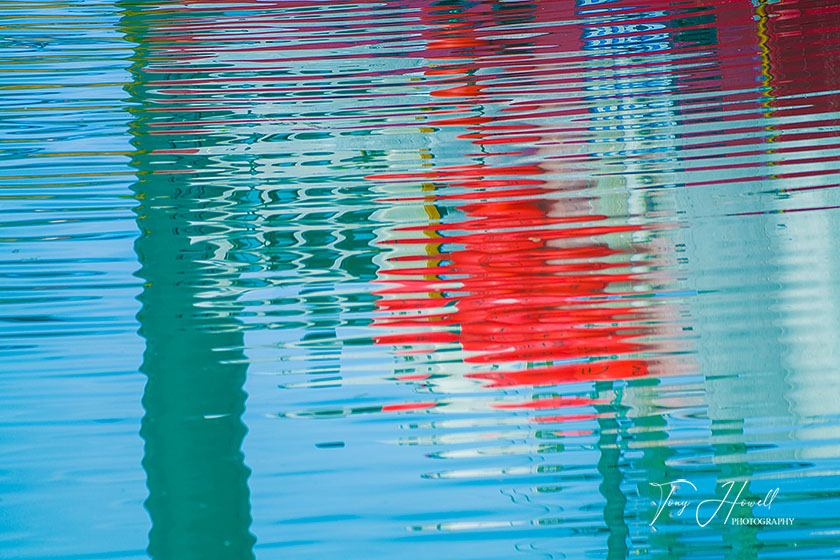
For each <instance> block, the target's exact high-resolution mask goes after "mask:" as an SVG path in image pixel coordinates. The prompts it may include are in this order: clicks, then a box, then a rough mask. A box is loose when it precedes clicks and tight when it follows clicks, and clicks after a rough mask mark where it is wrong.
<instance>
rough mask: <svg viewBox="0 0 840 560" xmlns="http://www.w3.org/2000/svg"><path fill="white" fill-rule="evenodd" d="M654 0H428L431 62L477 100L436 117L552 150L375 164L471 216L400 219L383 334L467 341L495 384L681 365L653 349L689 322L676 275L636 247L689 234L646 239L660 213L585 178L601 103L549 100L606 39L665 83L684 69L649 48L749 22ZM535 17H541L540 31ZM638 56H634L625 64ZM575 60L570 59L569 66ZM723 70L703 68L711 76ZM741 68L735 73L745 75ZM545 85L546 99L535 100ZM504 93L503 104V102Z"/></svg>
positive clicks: (639, 72) (632, 66) (468, 131)
mask: <svg viewBox="0 0 840 560" xmlns="http://www.w3.org/2000/svg"><path fill="white" fill-rule="evenodd" d="M589 4H595V3H589ZM651 4H655V6H654V5H649V6H648V7H647V8H645V9H644V10H641V9H639V8H631V7H630V5H629V3H627V2H612V3H609V7H610V8H612V9H614V10H616V13H620V17H619V16H616V18H614V19H613V20H612V22H611V23H610V24H609V25H603V26H601V27H597V26H595V25H592V24H582V23H580V24H578V23H572V22H574V21H575V18H577V19H578V20H580V19H581V18H580V14H579V13H575V11H574V10H575V8H573V7H571V3H551V4H548V6H550V7H547V3H539V4H537V3H533V4H529V3H515V4H513V5H512V6H511V7H510V9H509V10H507V11H503V9H502V4H500V3H493V2H488V3H476V4H463V6H465V7H463V8H461V9H453V8H452V7H451V6H449V5H448V4H447V5H446V6H444V5H443V4H438V3H432V2H427V3H416V2H415V3H412V5H414V6H418V5H420V6H422V8H423V13H424V15H423V17H422V19H423V21H424V23H425V24H426V25H425V27H426V28H427V29H428V31H427V32H425V33H424V37H425V38H426V40H427V44H428V49H427V51H426V53H425V56H426V58H427V59H429V60H432V61H434V62H436V63H437V62H439V63H440V65H439V66H438V65H436V64H432V65H431V69H430V70H429V71H427V76H433V77H435V78H437V79H439V80H440V89H436V90H435V91H434V92H433V93H432V95H433V96H435V97H440V98H455V99H458V101H459V106H460V107H461V109H460V111H461V113H462V115H463V116H458V117H450V116H447V117H446V118H442V119H439V120H434V121H431V122H429V125H430V126H432V127H439V128H442V129H454V130H457V131H458V134H457V138H458V139H461V140H469V141H470V142H471V143H472V144H473V145H475V146H476V147H477V148H476V151H477V152H480V150H487V147H495V146H504V148H505V149H510V150H512V151H511V152H507V153H506V154H505V155H509V156H516V155H527V156H531V158H530V159H531V160H536V161H539V163H529V164H524V165H523V164H518V163H517V164H512V165H499V164H498V163H495V162H496V161H497V160H494V159H493V158H491V157H489V155H488V154H485V156H487V157H482V154H481V153H477V154H468V155H467V156H466V157H468V158H469V161H470V163H469V164H465V165H461V166H448V167H435V168H430V169H428V170H423V171H422V172H421V173H391V174H379V175H375V176H371V177H369V179H371V180H376V181H388V182H420V181H422V182H424V184H425V192H424V193H423V195H422V196H420V197H417V198H413V199H402V200H404V201H406V200H414V201H418V202H419V201H421V200H422V201H423V202H424V203H425V204H426V205H427V206H429V207H431V208H434V209H435V210H434V211H431V212H430V215H436V214H440V213H441V212H440V210H439V208H452V207H453V205H454V207H455V210H454V211H452V210H450V211H449V212H448V215H449V216H457V218H449V219H447V220H446V221H445V222H444V223H440V222H438V221H434V220H432V221H429V223H427V224H423V225H420V226H417V225H411V226H406V227H401V228H395V229H394V230H393V233H394V235H393V237H392V238H391V239H387V240H384V241H382V243H383V244H385V245H397V246H400V247H402V249H401V252H400V255H399V256H396V257H393V258H392V259H390V260H389V268H386V269H383V270H382V271H381V275H382V276H381V278H382V279H381V281H380V283H381V284H382V288H381V289H380V290H379V291H378V292H377V293H378V295H380V296H381V299H380V300H379V301H378V303H377V305H378V307H379V309H380V310H382V311H383V315H382V316H381V317H380V318H378V319H377V320H376V321H375V325H376V326H378V327H381V328H383V329H386V328H387V329H388V330H392V331H399V332H392V333H390V334H382V335H380V336H378V337H376V340H377V342H379V343H382V344H392V345H397V346H400V347H403V349H402V350H400V352H402V353H423V352H429V348H430V347H434V346H435V345H447V346H446V348H447V350H449V349H451V348H452V346H453V345H457V348H458V349H459V350H460V352H461V353H460V354H459V362H460V364H463V367H461V366H458V365H453V364H452V363H451V360H449V361H448V362H447V363H446V367H447V368H448V369H450V370H452V372H453V373H459V372H461V373H463V375H464V377H466V378H470V379H475V380H479V381H481V382H483V383H484V385H485V386H487V387H505V386H517V385H528V386H548V385H555V384H560V383H569V382H580V381H593V380H616V379H625V378H630V377H637V376H644V375H649V374H651V373H654V372H658V371H662V370H663V369H664V368H665V367H666V366H667V364H666V363H665V362H667V358H656V359H655V360H654V359H651V358H649V357H645V356H649V355H652V354H653V353H655V352H656V351H657V350H661V349H662V345H661V343H658V342H654V341H656V340H657V339H658V338H662V335H664V334H666V333H667V332H668V331H669V330H673V329H675V328H676V327H675V325H676V323H677V321H676V319H675V312H674V310H673V309H672V308H671V307H670V306H668V305H663V304H658V303H657V302H655V301H654V299H653V295H654V294H653V293H652V292H653V290H655V289H657V288H656V287H657V286H659V287H663V286H667V282H668V279H667V278H664V277H663V276H662V275H657V274H656V273H655V272H648V271H644V272H637V271H635V270H634V267H633V266H632V262H631V257H632V258H634V259H638V258H639V257H642V256H646V257H648V258H649V259H659V262H666V261H667V260H668V258H669V256H668V255H669V254H670V253H671V252H672V251H673V249H672V248H670V247H668V246H667V244H666V243H663V242H661V241H656V240H655V239H654V240H653V241H645V242H635V241H634V236H638V235H639V234H642V233H643V232H644V231H645V230H646V229H647V230H649V229H651V226H650V225H643V224H641V223H636V222H634V223H630V222H629V221H628V220H627V219H626V216H619V217H618V219H614V218H611V215H613V216H614V215H616V210H617V209H611V208H601V209H599V208H600V207H602V206H603V205H604V204H605V203H604V201H602V200H597V199H593V198H588V197H586V196H584V195H583V193H585V190H586V189H587V188H588V186H589V185H590V183H589V180H587V179H582V178H581V176H585V172H586V171H587V169H586V168H583V167H581V164H585V163H586V160H587V158H586V157H580V156H576V151H575V147H574V146H575V144H576V143H579V142H581V141H585V140H586V139H587V138H589V137H591V134H590V133H589V128H588V126H589V125H588V124H586V123H582V122H581V119H579V118H578V119H576V120H573V119H575V118H576V117H579V116H586V115H589V114H590V113H589V111H590V109H589V107H588V106H587V105H586V104H578V105H575V104H574V103H563V102H561V101H560V100H559V99H558V100H556V101H554V100H548V101H546V100H545V99H546V97H547V96H546V95H545V94H546V93H549V94H553V93H558V94H560V93H567V92H574V98H577V99H582V98H585V97H586V96H587V95H589V94H588V93H587V92H586V91H585V90H584V86H585V83H586V82H584V81H583V80H582V79H581V77H580V74H579V72H580V70H579V69H575V68H574V66H573V65H570V64H569V62H570V61H571V60H578V59H579V60H590V61H591V60H592V59H593V57H597V56H599V55H600V56H603V55H609V56H610V57H611V58H612V59H614V60H618V63H617V64H618V68H617V69H618V70H621V71H623V74H622V77H623V79H624V80H625V82H626V83H627V84H629V85H631V86H632V85H633V84H635V83H642V85H646V86H650V87H653V86H651V85H650V84H651V83H653V81H655V80H661V79H662V77H663V76H664V77H666V78H669V79H670V77H671V76H672V74H673V71H672V70H670V69H669V66H668V64H669V63H667V61H666V62H662V58H661V57H660V58H657V59H651V62H650V63H649V64H648V63H644V62H643V61H642V62H640V59H639V56H640V55H644V54H646V53H656V54H657V55H661V54H662V53H663V52H671V51H676V50H679V51H680V52H683V53H684V52H687V51H691V50H697V51H699V50H702V49H707V50H708V48H709V47H710V46H717V35H716V33H717V32H718V28H717V25H718V24H719V23H724V25H730V24H732V23H733V22H732V21H731V14H732V9H733V8H734V6H735V5H734V4H731V5H728V6H727V9H729V10H730V11H729V12H727V13H729V14H730V18H728V19H727V20H726V21H724V22H719V21H718V20H716V19H715V17H716V16H719V15H720V14H722V13H723V11H722V10H715V8H714V6H711V5H708V4H710V3H707V5H706V6H702V5H700V3H689V4H686V3H682V4H680V5H679V7H674V6H672V5H671V4H670V3H668V2H653V3H651ZM737 6H738V7H739V9H740V11H739V12H737V13H738V15H739V16H741V17H743V16H745V13H744V10H745V7H749V3H748V2H741V3H739V4H737ZM662 8H669V9H668V10H664V11H662V10H661V9H662ZM689 8H694V9H693V10H691V9H689ZM698 8H702V9H698ZM619 9H622V10H623V11H619ZM656 10H660V11H659V12H656ZM751 15H752V11H749V12H748V13H746V17H745V19H744V21H746V22H749V21H751ZM526 24H528V25H530V26H532V28H533V31H534V32H535V33H527V31H530V30H531V29H530V28H529V27H527V26H526V27H523V26H525V25H526ZM504 25H516V26H518V28H519V29H523V31H526V32H525V33H511V32H508V33H503V32H501V31H499V30H498V28H499V27H501V26H504ZM610 41H613V42H614V45H618V46H622V45H623V46H624V47H627V48H626V49H625V51H626V52H624V51H617V52H613V51H611V50H609V49H606V48H605V49H602V50H599V48H600V47H606V46H609V45H610V44H611V43H610ZM744 41H745V39H743V38H742V39H740V42H738V41H732V42H730V45H732V44H735V45H743V44H745V43H744ZM746 41H748V40H746ZM751 44H753V45H754V44H755V42H753V43H751ZM622 48H623V47H622ZM587 49H590V50H589V52H587ZM526 55H527V56H526ZM537 55H538V56H537ZM622 56H624V57H626V58H627V59H628V61H627V64H626V65H625V66H621V57H622ZM631 56H632V57H633V58H632V59H631V58H630V57H631ZM729 56H734V55H733V54H731V53H728V52H726V50H725V49H724V50H721V51H716V52H715V53H714V54H708V53H707V54H705V55H703V56H702V57H699V59H698V60H699V61H700V63H707V64H717V68H718V69H719V68H720V61H721V60H723V59H725V58H726V57H729ZM715 58H716V59H717V60H716V61H713V62H712V63H710V62H709V60H710V59H715ZM500 61H501V62H500ZM657 61H658V62H657ZM561 63H563V66H562V67H563V68H565V70H558V68H561V66H560V64H561ZM503 64H510V67H509V68H507V69H506V70H507V71H508V72H507V73H506V74H505V75H504V76H495V75H494V76H488V75H487V74H484V73H482V72H483V71H484V70H485V69H486V68H490V67H493V68H499V67H500V65H503ZM709 72H711V70H710V71H709ZM707 74H709V73H708V72H707V73H706V74H703V73H701V74H696V75H695V76H694V77H697V76H700V77H701V78H703V79H704V80H705V79H706V78H708V77H709V76H708V75H707ZM730 74H731V73H730ZM709 75H711V74H709ZM735 75H738V73H737V72H735ZM718 77H719V76H718ZM729 78H730V79H729V81H728V83H729V85H730V86H732V84H733V83H734V82H733V80H736V79H737V78H735V77H732V76H730V77H729ZM752 79H753V81H754V74H753V78H752ZM634 80H636V81H635V82H634ZM652 80H653V81H652ZM648 82H650V83H648ZM581 84H584V85H581ZM717 85H718V87H719V86H720V84H717ZM535 88H538V89H536V90H535ZM669 88H670V89H669V91H675V90H680V89H693V90H695V91H704V90H705V89H709V88H710V86H709V85H707V84H705V83H704V84H702V85H701V86H698V85H697V84H695V83H693V82H692V81H691V80H683V81H679V80H676V81H674V82H673V83H670V84H669ZM698 88H700V89H698ZM712 89H713V88H712ZM534 91H538V92H539V93H540V95H541V100H540V101H534V100H527V101H526V100H525V98H524V97H522V98H521V100H520V96H522V95H523V94H532V93H534ZM493 106H498V107H499V108H500V109H497V110H496V111H495V114H490V111H491V109H492V107H493ZM546 123H552V124H551V126H548V125H547V124H546ZM508 146H509V147H508ZM441 193H442V194H441ZM657 227H658V228H659V229H662V228H664V227H665V226H663V225H661V224H660V225H659V226H657ZM642 238H643V236H641V237H639V239H642ZM482 368H486V370H485V371H481V369H482ZM540 404H547V403H540ZM556 405H557V403H550V404H547V406H551V407H556ZM514 406H515V407H519V406H522V407H524V406H533V407H537V406H539V404H532V403H528V404H520V405H514ZM558 418H559V417H554V416H552V417H546V418H545V419H543V418H540V419H539V421H557V420H558ZM569 418H570V417H566V419H569ZM578 419H579V418H578Z"/></svg>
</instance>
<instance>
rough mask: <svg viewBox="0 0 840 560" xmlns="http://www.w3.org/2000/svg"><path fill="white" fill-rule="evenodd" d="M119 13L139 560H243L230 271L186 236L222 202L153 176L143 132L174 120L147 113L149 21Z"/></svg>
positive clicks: (247, 543)
mask: <svg viewBox="0 0 840 560" xmlns="http://www.w3.org/2000/svg"><path fill="white" fill-rule="evenodd" d="M124 9H125V12H124V13H125V15H124V18H123V21H122V23H123V26H124V31H125V32H126V34H127V36H128V38H129V40H132V41H133V42H135V43H136V45H137V46H136V48H135V63H134V65H133V66H132V73H133V78H134V80H135V82H134V83H133V84H132V85H131V86H130V87H129V88H128V89H129V92H130V93H131V96H132V98H131V99H132V101H133V102H134V103H135V105H134V107H133V108H132V112H133V113H134V115H135V120H134V122H133V124H132V133H133V135H134V138H133V144H134V146H135V149H136V151H135V154H134V155H133V157H132V165H134V166H135V167H136V168H137V171H138V177H139V180H138V181H137V183H136V184H135V185H134V186H133V191H134V195H135V197H136V198H137V200H138V201H139V206H138V207H137V208H136V209H135V213H136V216H137V224H138V227H139V229H140V236H139V238H138V239H137V241H136V243H135V246H134V248H135V252H136V253H137V257H138V260H139V262H140V263H141V268H140V270H139V272H138V276H140V277H141V278H142V279H143V280H144V288H143V293H142V295H141V296H140V301H141V303H142V308H141V310H140V312H139V314H138V319H139V322H140V334H141V335H142V336H143V338H144V339H145V341H146V350H145V353H144V355H143V365H142V367H141V371H142V372H143V373H144V374H145V375H146V377H147V381H146V388H145V392H144V395H143V407H144V409H145V416H144V417H143V422H142V427H141V431H140V435H141V436H142V437H143V440H144V442H145V454H144V458H143V468H144V469H145V471H146V476H147V484H148V488H149V497H148V500H147V501H146V507H147V509H148V511H149V515H150V517H151V521H152V529H151V531H150V533H149V548H148V552H149V554H150V556H151V557H152V558H154V559H156V560H157V559H178V560H184V559H192V558H194V559H202V560H206V559H215V558H220V559H221V558H231V559H234V558H235V559H247V558H253V557H254V555H253V552H252V549H253V545H254V541H255V539H254V537H253V536H252V535H251V534H250V532H249V527H250V524H251V515H250V501H249V490H248V476H249V474H250V471H249V469H248V468H247V467H246V466H245V464H244V457H243V454H242V452H241V446H242V440H243V438H244V436H245V433H246V431H247V430H246V428H245V426H244V424H243V423H242V420H241V416H242V413H243V411H244V409H245V399H246V394H245V392H244V391H243V384H244V382H245V376H246V370H247V364H246V361H245V355H244V352H243V334H242V330H241V325H240V323H239V322H238V320H237V318H236V315H237V306H236V303H235V295H234V294H233V293H232V292H231V291H230V290H227V289H226V287H229V286H230V285H231V284H232V282H233V281H234V280H235V278H236V271H235V269H232V268H231V267H230V263H229V262H228V261H229V259H228V254H227V253H226V252H224V251H220V248H219V247H218V245H213V244H212V243H211V242H208V241H201V240H196V238H195V234H196V233H197V232H200V231H201V229H202V228H199V227H198V226H197V225H196V220H198V219H201V217H202V215H203V213H207V212H211V213H212V212H213V211H214V209H217V208H218V207H219V205H220V204H224V203H226V202H222V201H225V199H226V198H227V196H228V193H227V192H226V189H225V188H219V189H209V188H207V187H206V186H205V187H202V186H197V185H194V184H191V181H190V176H189V175H179V174H175V175H173V174H165V173H164V174H159V173H155V172H159V171H161V170H167V169H171V168H172V163H174V162H173V161H167V160H166V159H164V158H161V157H160V156H154V155H153V154H152V152H153V150H156V149H166V148H167V147H168V146H169V145H170V143H171V142H170V141H171V138H170V137H169V135H166V134H163V135H153V134H150V132H152V130H153V129H152V128H151V127H152V125H154V124H155V123H159V122H167V121H169V120H171V119H172V113H171V112H169V111H164V112H152V111H149V109H150V108H151V107H152V106H153V103H152V100H153V97H154V95H155V94H154V93H153V90H152V88H151V87H150V86H149V85H148V82H149V81H150V80H151V79H153V76H154V75H153V74H148V73H147V66H148V65H149V62H148V61H149V60H151V59H153V57H154V56H155V51H154V49H153V48H152V47H151V46H150V45H152V43H149V42H148V41H146V34H147V33H148V32H149V31H150V30H151V29H152V28H154V26H155V23H154V20H151V19H149V18H148V17H147V14H144V13H143V12H142V11H135V10H134V9H133V8H131V7H130V6H129V5H128V4H126V5H124ZM177 16H178V14H177V13H167V14H166V17H168V18H177ZM194 142H196V143H200V142H201V138H200V137H196V138H195V140H194ZM155 158H157V159H155Z"/></svg>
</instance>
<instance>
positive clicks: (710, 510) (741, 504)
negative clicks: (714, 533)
mask: <svg viewBox="0 0 840 560" xmlns="http://www.w3.org/2000/svg"><path fill="white" fill-rule="evenodd" d="M649 484H650V485H651V486H654V487H656V488H658V489H659V501H658V502H657V507H656V515H654V517H653V521H651V522H650V525H651V526H653V524H654V523H656V520H657V519H659V516H660V515H661V514H662V511H663V510H664V509H665V508H666V507H667V508H673V509H676V514H675V517H681V516H682V515H683V513H685V511H686V509H688V508H689V507H691V509H690V510H689V511H692V510H693V512H694V519H695V521H697V524H698V525H699V526H700V527H705V526H706V525H708V524H709V523H711V522H712V520H713V519H715V518H716V517H718V514H720V513H721V510H723V511H724V512H725V513H726V518H725V519H724V520H723V523H724V525H725V524H727V523H729V524H731V525H744V526H747V525H761V526H772V525H793V522H794V518H793V517H741V516H739V515H738V513H742V512H743V511H745V510H749V511H750V512H752V510H753V509H754V508H765V509H766V510H767V511H769V510H770V508H771V507H772V505H773V500H775V499H776V496H777V495H778V494H779V489H778V488H774V489H772V490H770V491H768V492H767V494H765V495H764V497H763V498H761V499H758V500H756V499H746V498H744V499H742V498H741V496H742V495H743V494H744V490H746V488H747V485H748V484H749V480H745V481H744V482H743V483H741V485H740V487H739V486H738V485H737V484H736V482H735V481H730V482H726V483H724V484H723V488H724V489H725V490H726V494H725V495H724V496H723V498H712V499H708V500H703V501H700V502H694V501H691V500H688V499H686V498H684V497H683V496H680V495H678V490H679V489H680V487H681V486H682V485H685V486H689V487H691V488H692V489H693V490H694V491H695V492H697V486H695V485H694V484H692V483H691V482H689V481H688V480H686V479H684V478H680V479H677V480H672V481H671V482H663V483H658V482H650V483H649ZM733 513H735V514H736V515H735V516H734V517H733Z"/></svg>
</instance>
